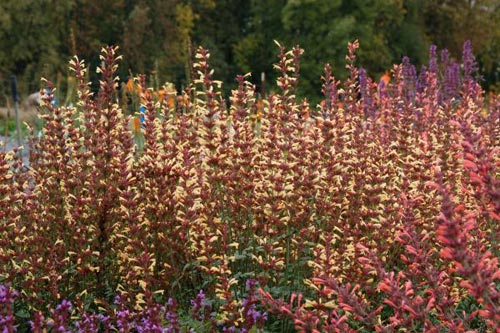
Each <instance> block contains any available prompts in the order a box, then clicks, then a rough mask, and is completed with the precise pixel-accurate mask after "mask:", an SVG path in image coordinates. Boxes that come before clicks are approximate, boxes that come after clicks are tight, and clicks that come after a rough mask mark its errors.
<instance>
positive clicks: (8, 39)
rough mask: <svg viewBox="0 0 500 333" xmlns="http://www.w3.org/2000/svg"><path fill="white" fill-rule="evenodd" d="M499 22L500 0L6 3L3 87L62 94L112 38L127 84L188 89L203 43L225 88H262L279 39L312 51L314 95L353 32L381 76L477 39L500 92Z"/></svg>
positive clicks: (306, 64)
mask: <svg viewBox="0 0 500 333" xmlns="http://www.w3.org/2000/svg"><path fill="white" fill-rule="evenodd" d="M499 19H500V3H499V2H498V1H497V0H329V1H324V0H250V1H249V0H67V1H35V0H3V1H1V2H0V86H1V87H0V89H3V92H4V93H6V92H7V91H8V84H7V81H8V77H9V76H10V75H12V74H15V75H17V76H18V81H19V82H20V91H21V92H23V93H24V94H25V95H27V94H28V93H29V92H33V91H35V90H38V89H39V86H40V77H42V76H44V77H47V78H49V79H51V80H53V81H56V80H57V81H59V83H58V87H60V90H62V91H64V90H65V89H66V88H65V78H66V77H67V70H66V67H67V66H66V64H67V61H68V60H69V58H70V57H71V56H72V55H74V54H77V55H78V56H79V57H81V58H84V59H86V61H87V63H89V64H90V75H91V79H92V78H95V77H94V76H95V68H96V66H97V65H98V64H99V58H98V53H99V49H100V48H101V47H102V46H104V45H106V44H116V45H119V46H120V47H121V51H120V52H121V53H122V54H123V55H124V60H123V63H122V66H121V69H120V72H119V73H118V74H119V75H120V77H121V78H122V80H126V79H127V77H128V76H129V75H130V73H133V74H136V73H145V74H149V75H150V77H151V78H153V79H154V80H156V81H155V82H156V83H158V84H159V83H161V82H164V81H170V82H174V83H175V85H176V86H177V88H179V89H180V88H182V87H184V86H186V84H187V83H188V82H189V80H190V77H191V69H190V64H191V58H192V55H193V54H192V53H193V50H195V49H196V47H197V46H199V45H203V46H205V47H206V48H208V49H209V50H210V52H211V55H212V56H211V61H212V65H213V67H214V68H215V78H217V79H220V80H222V81H224V82H225V83H226V86H225V87H224V89H225V91H226V93H227V92H228V91H229V90H230V89H231V88H233V87H234V86H235V85H234V77H235V75H237V74H241V73H247V72H252V73H253V77H252V80H253V82H254V83H256V84H257V85H258V86H259V88H260V73H262V72H264V73H265V74H266V77H267V78H268V81H273V80H274V78H275V73H274V70H273V69H272V64H273V63H274V62H275V61H276V54H277V49H276V47H274V44H273V43H272V41H273V40H278V41H280V42H281V43H282V44H284V45H286V46H287V47H290V46H293V45H295V44H300V45H301V47H302V48H304V49H305V53H304V55H303V59H302V65H301V66H302V71H301V76H302V79H301V81H300V86H299V94H300V95H302V96H309V98H312V99H315V98H317V96H319V82H320V75H321V68H322V64H324V63H326V62H329V63H331V64H332V66H333V69H334V74H335V76H337V77H339V78H343V77H344V76H345V75H346V72H345V70H344V68H343V66H344V65H343V64H344V57H345V54H346V45H347V42H348V41H352V40H354V39H358V40H359V41H360V44H361V48H360V50H359V58H358V61H359V65H360V66H362V67H364V68H365V69H367V70H368V73H369V74H370V75H371V76H373V77H375V78H377V77H378V76H379V75H380V74H381V73H383V72H385V71H386V70H388V69H389V67H390V64H392V63H394V62H399V61H400V60H401V58H402V56H403V55H408V56H409V57H410V59H411V61H412V62H413V63H414V64H416V65H420V64H422V63H424V62H425V61H426V59H427V51H428V48H429V45H430V44H431V43H435V44H437V46H438V47H439V48H448V49H449V50H450V54H451V55H453V56H455V57H460V55H461V47H462V44H463V42H464V41H465V40H467V39H470V40H471V41H472V45H473V46H474V51H475V54H476V56H477V60H478V64H479V69H480V73H481V74H482V75H483V77H484V81H483V85H484V87H486V88H488V89H495V86H496V85H497V86H496V87H497V88H496V89H499V87H498V81H499V75H500V57H499V54H500V25H499V24H497V22H498V20H499ZM152 74H154V75H152ZM93 81H95V80H93ZM271 86H272V85H271V84H270V85H268V86H267V87H268V88H269V87H271ZM0 104H4V103H0Z"/></svg>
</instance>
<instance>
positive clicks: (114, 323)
mask: <svg viewBox="0 0 500 333" xmlns="http://www.w3.org/2000/svg"><path fill="white" fill-rule="evenodd" d="M279 47H280V55H279V61H278V63H277V64H276V69H277V70H278V71H279V72H280V73H281V76H280V77H279V78H278V80H277V88H276V91H275V92H274V93H272V94H269V95H268V96H265V97H263V96H258V94H257V93H256V89H255V86H254V85H253V84H252V83H250V81H249V78H248V76H247V75H244V76H238V77H237V82H238V85H239V86H238V89H237V90H234V91H233V92H232V95H231V97H230V98H229V101H228V100H226V99H225V98H224V97H223V96H222V94H221V90H220V86H221V84H222V83H221V82H218V81H216V80H214V78H213V71H212V70H211V68H210V67H209V58H210V54H209V52H208V51H207V50H205V49H203V48H200V49H199V50H198V52H197V55H196V63H195V64H194V67H193V71H194V76H195V80H194V82H193V83H192V85H190V86H188V87H187V88H186V89H185V90H184V91H183V92H181V93H180V94H178V95H177V96H175V93H172V92H171V87H168V88H169V89H167V87H165V89H163V91H169V94H174V95H172V96H170V95H169V96H167V97H166V98H165V97H164V96H163V95H161V94H159V93H157V92H155V91H154V90H153V89H150V88H147V80H146V77H144V76H141V77H138V78H137V79H136V80H135V81H134V82H130V83H129V85H130V86H131V87H132V88H133V89H129V91H130V92H131V93H134V94H138V95H139V96H138V97H139V98H140V101H141V102H140V105H141V107H142V109H143V111H144V112H143V113H142V114H141V116H142V124H140V126H136V125H135V122H134V121H133V119H132V118H133V116H135V115H130V116H127V115H125V112H124V111H123V110H124V109H123V108H122V105H123V104H120V103H118V102H117V101H118V97H119V96H122V95H123V93H122V94H121V95H120V94H119V89H118V88H119V84H118V80H117V78H116V77H115V74H114V73H115V71H116V69H117V66H118V65H117V63H118V61H119V57H118V56H117V55H116V49H115V48H112V47H108V48H105V49H104V50H103V52H102V56H101V60H102V65H101V67H99V68H98V72H99V73H101V75H102V78H101V80H100V88H99V91H98V93H97V94H94V93H92V91H91V89H90V83H88V82H87V81H86V79H85V78H86V77H87V68H86V66H85V63H84V62H83V61H82V60H79V59H78V58H74V59H73V60H72V61H71V63H70V66H71V70H72V71H73V72H74V73H75V77H76V80H77V82H78V103H77V104H76V105H75V106H71V107H70V106H68V107H66V106H61V107H56V106H54V105H53V104H52V103H51V100H52V98H53V89H54V88H53V87H52V85H51V84H50V83H49V82H48V83H47V85H48V88H49V89H48V90H47V91H46V93H44V95H43V98H42V99H43V114H42V118H43V120H44V128H43V131H42V132H41V134H40V135H38V136H37V137H36V138H35V137H34V138H33V139H32V141H31V149H30V155H31V156H30V166H29V168H25V167H23V165H22V163H21V161H20V160H19V159H18V158H17V155H16V154H15V152H8V153H5V152H0V332H9V333H10V332H16V331H17V332H24V331H29V330H31V331H32V332H45V331H47V330H50V331H52V332H114V331H117V332H264V328H265V331H266V332H295V331H296V332H374V331H375V332H400V331H412V332H415V331H426V332H442V331H452V332H471V331H477V332H482V331H489V332H500V324H499V323H500V307H499V304H500V287H499V286H500V268H499V263H498V258H499V255H500V241H499V240H500V228H499V222H500V172H499V170H500V169H499V166H500V165H499V164H500V155H499V152H500V148H499V143H500V97H499V96H493V95H491V96H489V98H485V95H484V92H483V91H482V90H481V88H480V86H479V84H478V83H477V82H476V81H475V75H476V73H475V67H476V66H475V59H474V56H473V54H472V51H471V46H470V43H466V44H465V45H464V52H463V59H462V64H459V63H458V61H457V60H455V59H454V58H452V55H450V54H448V53H447V52H446V51H443V52H442V53H441V56H440V57H439V58H438V51H437V50H436V48H435V47H432V48H431V50H430V59H429V64H428V66H424V67H422V68H421V70H420V71H418V72H417V70H416V68H415V66H414V65H412V64H411V62H410V59H408V58H404V59H403V60H402V63H401V64H400V65H394V67H393V68H392V71H391V73H390V75H389V74H387V75H386V76H384V77H383V79H382V80H380V82H378V81H374V80H373V79H372V78H370V77H369V75H368V74H369V73H367V72H366V70H364V69H363V68H358V67H357V65H356V49H357V48H358V44H357V42H354V43H350V44H349V49H348V51H349V53H348V56H347V65H346V68H347V70H348V71H349V73H350V75H349V77H348V79H347V80H346V81H344V82H339V81H337V80H336V79H335V77H334V76H333V74H332V69H331V67H330V66H329V65H326V66H325V68H324V69H325V71H324V75H323V77H322V80H323V86H322V92H323V94H324V99H323V100H322V101H321V102H320V103H319V104H318V105H317V106H314V105H310V104H309V103H308V102H307V100H300V99H298V98H297V97H296V94H295V92H296V89H297V85H298V84H299V68H300V67H299V64H300V62H299V59H300V56H301V54H302V52H303V51H302V50H301V49H300V48H298V47H296V48H293V49H292V50H290V51H286V50H285V49H284V48H283V47H281V46H279ZM162 96H163V97H162ZM131 124H134V126H131ZM14 290H16V291H14Z"/></svg>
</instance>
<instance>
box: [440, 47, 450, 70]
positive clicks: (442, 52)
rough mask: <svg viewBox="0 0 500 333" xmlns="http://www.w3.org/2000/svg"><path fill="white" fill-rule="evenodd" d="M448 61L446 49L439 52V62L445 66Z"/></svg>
mask: <svg viewBox="0 0 500 333" xmlns="http://www.w3.org/2000/svg"><path fill="white" fill-rule="evenodd" d="M449 61H450V52H448V50H447V49H443V50H441V62H442V63H443V64H444V65H445V66H447V65H448V62H449Z"/></svg>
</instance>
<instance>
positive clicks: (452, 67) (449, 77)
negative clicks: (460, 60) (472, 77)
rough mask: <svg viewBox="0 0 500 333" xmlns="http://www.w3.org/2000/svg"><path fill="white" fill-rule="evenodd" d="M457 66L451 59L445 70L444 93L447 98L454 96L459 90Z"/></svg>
mask: <svg viewBox="0 0 500 333" xmlns="http://www.w3.org/2000/svg"><path fill="white" fill-rule="evenodd" d="M459 74H460V73H459V66H458V64H457V63H456V62H455V61H452V62H451V63H450V64H449V65H448V66H447V67H446V70H445V78H444V93H445V95H446V97H447V98H452V97H456V96H457V95H458V93H459V90H460V76H459Z"/></svg>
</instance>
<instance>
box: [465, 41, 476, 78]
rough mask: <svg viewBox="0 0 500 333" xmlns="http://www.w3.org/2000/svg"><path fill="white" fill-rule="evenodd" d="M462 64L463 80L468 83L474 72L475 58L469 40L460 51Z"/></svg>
mask: <svg viewBox="0 0 500 333" xmlns="http://www.w3.org/2000/svg"><path fill="white" fill-rule="evenodd" d="M462 64H463V66H464V80H465V81H469V80H471V79H472V75H473V74H474V71H475V70H476V58H475V57H474V54H473V53H472V44H471V42H470V40H468V41H466V42H465V43H464V46H463V51H462Z"/></svg>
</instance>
